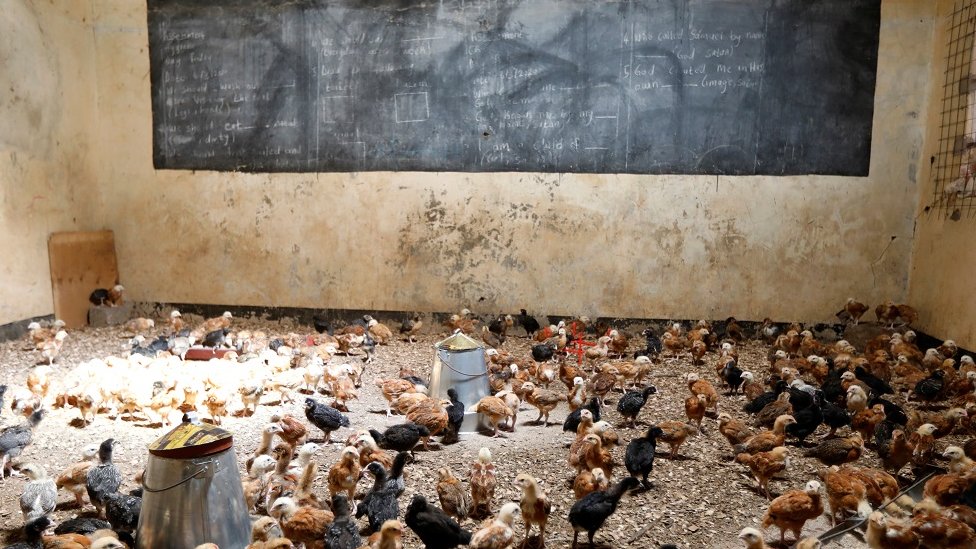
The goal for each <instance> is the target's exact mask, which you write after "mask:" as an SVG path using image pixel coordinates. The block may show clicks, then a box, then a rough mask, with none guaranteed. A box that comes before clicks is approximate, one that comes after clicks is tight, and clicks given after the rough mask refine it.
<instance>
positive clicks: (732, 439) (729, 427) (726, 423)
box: [718, 412, 785, 446]
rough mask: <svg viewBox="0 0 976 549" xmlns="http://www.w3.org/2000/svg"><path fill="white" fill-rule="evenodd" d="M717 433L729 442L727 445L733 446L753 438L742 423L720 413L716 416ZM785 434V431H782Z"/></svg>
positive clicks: (751, 433)
mask: <svg viewBox="0 0 976 549" xmlns="http://www.w3.org/2000/svg"><path fill="white" fill-rule="evenodd" d="M718 432H719V433H721V434H722V436H723V437H725V440H727V441H729V444H731V445H732V446H735V445H736V444H742V443H743V442H745V441H746V440H748V439H749V437H751V436H753V435H754V433H753V432H752V429H750V428H749V427H748V426H747V425H746V424H745V423H744V422H743V421H741V420H738V419H734V418H733V417H732V416H731V415H729V414H727V413H725V412H722V413H721V414H719V415H718ZM784 432H785V431H784Z"/></svg>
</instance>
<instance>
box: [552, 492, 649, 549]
mask: <svg viewBox="0 0 976 549" xmlns="http://www.w3.org/2000/svg"><path fill="white" fill-rule="evenodd" d="M638 486H640V481H639V480H637V479H636V478H634V477H626V478H624V479H623V480H621V481H620V482H618V483H617V484H614V485H613V486H611V487H610V489H609V490H606V491H596V492H593V493H591V494H589V495H587V496H586V497H584V498H583V499H581V500H579V501H577V502H576V503H574V504H573V507H572V508H570V510H569V523H570V524H571V525H572V527H573V545H572V547H573V548H574V549H575V547H576V542H577V538H578V537H579V534H580V532H586V534H587V536H588V537H589V542H590V546H591V547H594V544H593V537H594V536H595V535H596V532H597V530H599V529H600V528H601V527H603V524H604V523H605V522H606V521H607V519H608V518H610V515H612V514H613V513H614V512H616V510H617V506H618V505H619V503H620V499H621V498H622V497H623V496H624V494H626V493H628V492H631V491H633V490H635V489H636V488H637V487H638Z"/></svg>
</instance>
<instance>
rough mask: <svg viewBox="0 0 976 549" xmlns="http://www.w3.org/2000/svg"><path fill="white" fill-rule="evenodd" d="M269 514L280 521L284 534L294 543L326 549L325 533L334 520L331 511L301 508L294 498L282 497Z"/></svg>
mask: <svg viewBox="0 0 976 549" xmlns="http://www.w3.org/2000/svg"><path fill="white" fill-rule="evenodd" d="M268 514H269V515H271V516H272V517H273V518H276V519H278V523H279V524H281V531H282V533H284V535H285V537H287V538H288V539H290V540H292V542H297V543H304V544H305V546H306V547H309V548H315V549H325V531H326V529H327V528H328V527H329V524H332V520H333V518H334V516H333V515H332V512H331V511H326V510H324V509H316V508H314V507H299V506H298V504H297V503H295V500H293V499H292V498H290V497H280V498H278V499H277V500H275V502H274V503H273V504H272V505H271V508H270V509H269V510H268Z"/></svg>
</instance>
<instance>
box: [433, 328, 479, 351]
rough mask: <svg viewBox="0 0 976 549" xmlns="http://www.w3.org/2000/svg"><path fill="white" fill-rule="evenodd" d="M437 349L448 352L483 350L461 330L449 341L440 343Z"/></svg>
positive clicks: (448, 339)
mask: <svg viewBox="0 0 976 549" xmlns="http://www.w3.org/2000/svg"><path fill="white" fill-rule="evenodd" d="M436 347H437V348H438V349H442V350H447V351H472V350H474V349H481V348H482V346H481V344H480V343H478V342H477V341H475V340H473V339H471V338H470V337H468V336H466V335H464V332H462V331H460V330H458V331H457V332H456V333H455V334H454V335H452V336H450V337H448V338H447V339H445V340H443V341H438V342H437V343H436Z"/></svg>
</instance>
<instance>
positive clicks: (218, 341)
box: [201, 328, 230, 348]
mask: <svg viewBox="0 0 976 549" xmlns="http://www.w3.org/2000/svg"><path fill="white" fill-rule="evenodd" d="M229 333H230V330H228V329H227V328H220V329H219V330H214V331H212V332H210V333H208V334H207V335H205V336H203V342H202V343H201V345H203V346H204V347H213V348H217V347H222V346H223V345H224V341H225V340H226V339H227V334H229Z"/></svg>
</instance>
